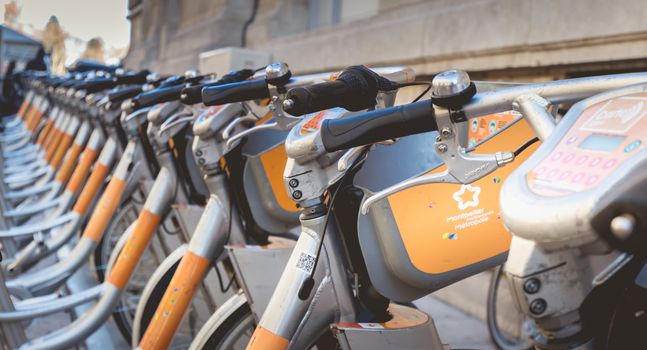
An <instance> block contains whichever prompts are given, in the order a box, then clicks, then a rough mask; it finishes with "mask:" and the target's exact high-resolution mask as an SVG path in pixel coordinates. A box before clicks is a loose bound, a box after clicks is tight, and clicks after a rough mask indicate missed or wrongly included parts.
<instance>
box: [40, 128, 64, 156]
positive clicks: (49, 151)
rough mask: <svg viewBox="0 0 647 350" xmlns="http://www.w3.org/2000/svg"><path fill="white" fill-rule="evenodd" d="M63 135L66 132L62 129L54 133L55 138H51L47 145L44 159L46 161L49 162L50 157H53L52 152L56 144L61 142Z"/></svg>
mask: <svg viewBox="0 0 647 350" xmlns="http://www.w3.org/2000/svg"><path fill="white" fill-rule="evenodd" d="M65 135H66V134H65V133H64V132H63V131H59V132H58V133H57V134H56V135H54V137H55V138H54V139H53V140H52V143H51V144H50V145H49V148H48V149H47V153H46V154H45V160H47V162H48V163H50V164H51V161H52V158H54V154H55V153H56V150H57V149H58V145H60V144H61V140H62V139H63V136H65Z"/></svg>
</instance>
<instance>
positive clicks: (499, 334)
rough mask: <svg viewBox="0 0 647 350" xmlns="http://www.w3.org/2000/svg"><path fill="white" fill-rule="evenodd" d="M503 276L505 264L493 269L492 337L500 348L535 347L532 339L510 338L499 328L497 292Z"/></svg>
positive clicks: (519, 349) (489, 322)
mask: <svg viewBox="0 0 647 350" xmlns="http://www.w3.org/2000/svg"><path fill="white" fill-rule="evenodd" d="M502 277H503V265H500V266H497V267H496V268H495V269H494V271H492V277H491V278H490V287H489V288H488V294H487V328H488V332H489V333H490V338H491V339H492V342H494V345H496V347H497V348H499V349H500V350H530V349H533V343H532V341H531V340H530V339H510V338H509V337H507V336H505V335H504V333H503V331H502V330H501V329H500V328H499V324H498V322H497V319H496V317H497V311H496V304H497V300H496V299H497V294H498V290H499V284H500V282H501V278H502Z"/></svg>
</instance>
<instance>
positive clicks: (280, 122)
mask: <svg viewBox="0 0 647 350" xmlns="http://www.w3.org/2000/svg"><path fill="white" fill-rule="evenodd" d="M18 81H19V82H20V84H19V85H20V86H19V87H17V88H18V90H19V91H20V92H21V93H22V94H23V96H24V101H23V103H22V105H21V108H20V110H19V111H18V113H17V114H16V115H14V116H9V117H5V118H4V119H3V120H2V133H1V135H0V151H1V156H0V171H1V172H2V177H1V179H2V181H0V182H1V185H0V205H1V210H2V217H3V225H4V227H3V229H2V230H1V231H0V244H1V248H2V249H1V253H2V258H3V261H2V271H1V272H0V335H1V336H2V339H1V342H2V346H3V347H4V348H7V349H65V348H70V347H79V346H82V344H83V343H84V342H85V341H86V339H87V338H88V337H90V336H92V334H93V333H94V332H96V331H97V330H98V329H100V328H102V327H104V326H105V325H106V323H107V322H109V321H110V319H111V318H112V320H114V322H115V323H116V324H117V326H118V328H119V331H120V333H121V334H122V335H123V336H124V338H125V340H126V342H127V343H128V344H130V345H131V346H132V347H134V348H135V347H136V348H141V349H166V348H180V349H186V348H190V349H243V348H247V349H288V348H289V349H309V348H316V349H449V348H450V346H449V345H447V344H442V342H441V338H442V335H441V336H439V334H438V332H437V330H436V327H435V325H434V322H433V319H432V317H431V316H433V315H431V316H430V315H428V314H426V313H425V312H423V311H421V310H419V309H417V308H416V306H415V304H414V303H412V302H413V301H415V300H417V299H420V298H422V297H424V296H426V295H429V294H431V293H433V292H434V291H437V290H439V289H441V288H443V287H446V286H448V285H450V284H452V283H454V282H457V281H460V280H463V279H465V278H467V277H469V276H472V275H475V274H477V273H480V272H483V271H486V270H490V269H495V268H497V267H499V266H503V267H502V268H497V269H496V273H494V278H493V281H492V285H491V286H490V297H489V298H490V300H489V303H488V312H489V315H488V321H489V324H490V328H491V332H492V335H493V337H494V341H495V343H496V344H497V346H499V347H501V348H503V349H527V348H530V347H533V346H534V347H536V348H537V349H551V350H552V349H642V348H645V346H647V345H646V342H645V337H644V336H642V334H641V333H644V330H645V329H647V315H646V314H645V312H646V311H647V293H646V288H647V267H646V266H647V265H645V262H646V261H647V260H645V254H644V253H645V252H647V249H646V247H647V246H645V243H646V242H645V241H646V238H645V237H646V236H645V232H647V231H645V227H644V225H645V222H646V221H645V219H647V218H646V217H645V215H647V176H646V175H645V174H647V169H646V167H647V151H646V150H645V144H647V136H645V135H647V133H646V132H645V131H647V117H645V116H646V115H647V103H646V102H647V73H629V74H617V75H607V76H597V77H586V78H577V79H570V80H561V81H553V82H547V83H534V84H510V83H506V84H500V83H494V82H473V81H471V80H470V78H469V76H468V75H467V74H466V73H465V72H463V71H459V70H451V71H446V72H442V73H440V74H438V75H436V76H435V77H434V79H433V81H431V82H424V81H416V80H415V74H414V72H413V71H412V70H411V69H410V68H407V67H383V68H371V69H369V68H366V67H364V66H352V67H348V68H346V69H344V70H343V71H341V72H334V73H331V72H327V73H321V74H310V75H298V76H295V75H293V74H292V73H291V71H290V69H289V68H288V66H287V65H286V64H284V63H276V64H270V65H268V66H267V67H263V68H261V69H258V70H250V69H243V70H239V71H234V72H231V73H229V74H227V75H225V76H222V77H215V76H213V75H200V74H199V73H197V72H195V71H189V72H186V73H185V74H183V75H178V76H170V77H161V76H159V75H157V74H154V73H150V72H149V71H146V70H142V71H125V70H123V69H117V68H115V67H110V66H102V65H98V64H92V63H88V62H85V63H84V62H81V63H79V64H78V65H77V67H76V69H75V70H74V71H72V72H70V73H68V74H67V75H64V76H51V75H48V74H46V73H43V72H22V73H21V75H20V77H19V79H18ZM414 85H420V86H426V87H427V89H426V90H425V91H423V93H422V94H421V95H420V96H418V97H417V98H416V100H415V101H413V102H411V103H408V104H402V105H398V106H394V104H395V101H396V95H397V93H398V91H399V90H400V89H401V88H404V87H410V86H414ZM427 90H431V97H430V98H429V97H425V96H427V95H426V94H425V92H426V91H427ZM423 97H424V98H423ZM641 128H642V129H641ZM641 130H642V131H641ZM641 169H642V170H641ZM595 259H598V260H597V261H598V263H597V265H600V266H596V264H595V263H592V261H593V260H595ZM599 261H601V263H599ZM83 271H91V272H92V276H93V278H94V276H96V279H97V280H98V283H95V285H94V286H91V287H88V288H81V289H79V288H74V285H78V282H75V281H76V280H78V276H79V274H82V272H83ZM502 280H506V281H507V282H509V286H510V290H511V291H512V296H513V298H512V299H513V300H509V302H510V303H514V304H515V306H516V307H517V308H518V310H519V311H520V312H521V314H522V315H524V317H525V318H526V319H527V320H528V321H527V322H526V324H525V326H524V327H522V332H521V336H520V337H517V338H518V339H512V338H510V337H508V336H506V333H505V332H503V331H501V330H500V329H499V328H498V327H497V319H500V318H501V316H502V315H498V318H497V313H496V294H497V292H496V291H497V288H498V286H499V283H500V282H501V281H502ZM483 288H485V289H487V286H484V287H483ZM79 310H82V311H79ZM61 312H69V313H71V314H73V315H74V317H75V320H74V321H73V322H72V323H70V324H68V325H65V326H62V327H60V328H59V329H57V330H56V331H54V332H51V333H49V334H46V335H43V336H40V337H36V338H32V339H28V338H27V336H26V334H27V333H26V329H27V328H28V327H29V325H30V324H31V322H32V321H34V320H36V319H38V318H42V317H48V316H50V315H52V314H56V313H61ZM503 316H504V317H505V315H503ZM454 331H455V332H458V333H460V332H467V330H463V329H456V330H454ZM450 345H451V344H450Z"/></svg>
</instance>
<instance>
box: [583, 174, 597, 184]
mask: <svg viewBox="0 0 647 350" xmlns="http://www.w3.org/2000/svg"><path fill="white" fill-rule="evenodd" d="M599 179H600V177H599V176H597V175H593V176H589V178H588V179H586V184H587V185H593V184H594V183H596V182H598V180H599Z"/></svg>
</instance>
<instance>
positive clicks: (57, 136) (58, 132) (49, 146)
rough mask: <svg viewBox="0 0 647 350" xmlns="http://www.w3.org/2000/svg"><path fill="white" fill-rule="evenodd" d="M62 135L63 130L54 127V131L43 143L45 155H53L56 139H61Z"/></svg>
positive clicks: (56, 143)
mask: <svg viewBox="0 0 647 350" xmlns="http://www.w3.org/2000/svg"><path fill="white" fill-rule="evenodd" d="M62 136H63V132H62V131H61V130H60V129H58V128H56V127H54V132H53V133H52V137H50V138H49V141H48V142H47V143H46V144H45V148H46V150H45V156H47V155H48V154H50V153H52V155H54V151H55V150H56V145H58V141H60V140H61V137H62Z"/></svg>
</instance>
